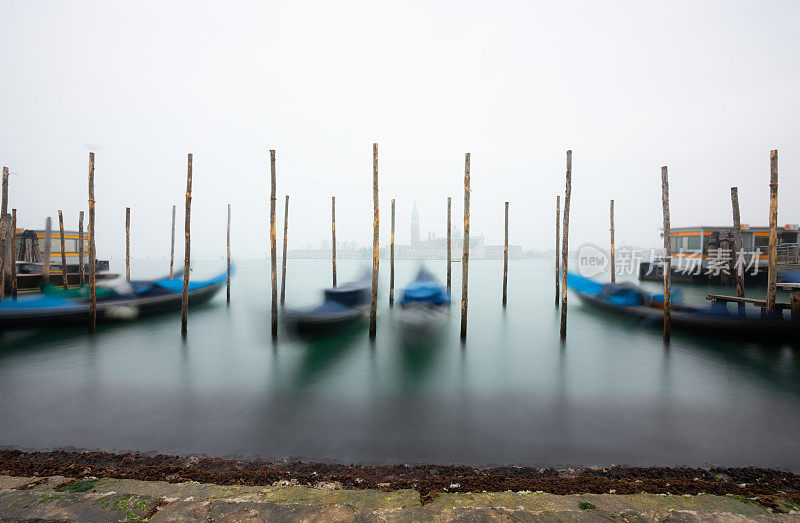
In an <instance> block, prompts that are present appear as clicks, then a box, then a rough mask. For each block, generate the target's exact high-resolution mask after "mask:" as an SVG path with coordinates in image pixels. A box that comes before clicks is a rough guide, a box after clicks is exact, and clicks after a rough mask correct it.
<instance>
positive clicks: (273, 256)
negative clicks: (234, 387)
mask: <svg viewBox="0 0 800 523" xmlns="http://www.w3.org/2000/svg"><path fill="white" fill-rule="evenodd" d="M269 169H270V197H269V253H270V254H269V261H270V279H271V281H272V314H271V316H272V339H273V340H274V339H276V338H277V337H278V260H277V247H276V244H275V242H276V238H275V236H276V233H275V227H276V224H275V191H276V189H275V149H270V150H269Z"/></svg>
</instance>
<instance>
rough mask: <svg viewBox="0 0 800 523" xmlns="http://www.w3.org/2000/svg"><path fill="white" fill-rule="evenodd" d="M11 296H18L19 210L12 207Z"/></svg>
mask: <svg viewBox="0 0 800 523" xmlns="http://www.w3.org/2000/svg"><path fill="white" fill-rule="evenodd" d="M11 297H12V298H14V299H16V298H17V210H16V209H11Z"/></svg>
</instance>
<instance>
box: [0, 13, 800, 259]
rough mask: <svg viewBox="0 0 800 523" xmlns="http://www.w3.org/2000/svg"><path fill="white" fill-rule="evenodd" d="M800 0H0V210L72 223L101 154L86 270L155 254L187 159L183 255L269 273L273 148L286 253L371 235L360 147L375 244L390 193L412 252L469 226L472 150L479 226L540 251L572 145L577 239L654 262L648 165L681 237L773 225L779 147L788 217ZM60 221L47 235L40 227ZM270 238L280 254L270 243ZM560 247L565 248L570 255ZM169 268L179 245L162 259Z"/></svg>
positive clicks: (796, 135)
mask: <svg viewBox="0 0 800 523" xmlns="http://www.w3.org/2000/svg"><path fill="white" fill-rule="evenodd" d="M798 25H800V3H798V2H790V1H787V2H779V1H770V2H734V1H719V2H710V1H700V2H696V1H695V2H644V1H630V2H610V1H603V2H594V1H587V2H555V1H553V2H547V3H545V2H532V1H520V2H512V1H506V2H490V1H485V2H474V1H420V2H393V3H390V2H376V1H369V2H298V1H287V2H253V3H245V2H225V3H222V2H220V3H206V2H129V3H125V4H123V3H120V2H105V1H102V2H66V1H57V2H32V1H27V0H20V1H9V0H2V1H0V164H3V165H7V166H9V167H10V169H11V171H12V173H14V174H13V176H12V178H11V190H10V191H11V197H10V207H16V208H18V209H19V210H18V212H19V217H20V224H21V225H22V226H24V227H32V228H39V227H43V224H44V218H45V216H47V215H51V216H53V217H54V219H55V217H56V216H57V210H58V209H59V208H61V209H63V210H64V212H65V215H66V217H67V227H69V228H76V227H77V215H78V211H79V210H80V209H85V208H86V200H87V187H86V179H87V176H86V175H87V164H88V152H89V151H90V150H93V151H95V153H96V177H97V185H96V198H97V212H98V214H97V235H98V254H99V257H100V258H108V257H115V258H116V257H118V256H122V255H123V253H124V214H125V210H124V208H125V206H126V205H129V206H130V207H131V208H132V223H133V225H132V231H133V232H132V241H133V256H134V257H135V258H144V257H166V256H168V255H169V232H170V231H169V225H170V212H171V205H172V204H173V203H174V204H178V222H179V227H178V238H179V239H182V235H181V230H182V216H183V198H184V190H185V183H186V180H185V177H186V153H188V152H192V153H194V191H193V206H192V240H193V242H192V252H193V255H194V256H197V257H199V258H209V257H219V256H222V255H223V254H224V249H225V212H226V211H225V204H226V203H228V202H230V203H231V204H232V205H233V233H232V235H233V253H234V256H236V257H240V258H258V257H262V256H263V253H264V252H265V251H266V250H267V241H268V240H267V238H268V214H267V209H268V198H269V195H268V166H269V164H268V149H270V148H274V149H276V150H277V155H278V193H279V197H278V202H279V205H278V216H279V230H282V221H283V220H282V216H283V203H282V202H283V195H284V194H287V193H288V194H290V196H291V203H290V217H289V220H290V221H289V227H290V233H289V246H290V248H300V247H304V246H305V245H306V244H308V243H311V244H312V246H314V247H317V246H319V243H320V241H321V240H322V239H325V238H328V237H329V234H330V196H331V195H336V197H337V211H338V213H337V239H338V240H339V241H346V240H355V241H358V243H359V244H364V245H369V244H370V243H371V228H372V194H371V177H372V158H371V154H372V142H378V143H379V147H380V189H381V193H380V194H381V244H382V245H383V244H385V243H386V242H388V238H389V234H388V231H389V223H390V222H389V209H390V205H389V202H390V199H391V198H393V197H394V198H396V199H397V238H398V241H399V242H401V243H405V242H408V240H409V236H410V232H409V231H410V223H409V220H410V217H409V215H410V212H411V206H412V204H413V199H414V198H416V199H417V203H418V205H419V210H420V215H421V222H422V224H421V229H422V235H423V236H425V235H426V233H427V230H428V229H435V230H436V232H437V233H439V234H442V233H443V232H444V228H445V223H446V222H445V209H446V207H445V205H446V197H447V196H448V195H449V196H452V197H453V214H454V217H453V219H454V223H456V224H458V226H459V228H461V227H462V225H463V223H462V221H461V220H462V219H463V218H462V216H463V215H462V213H463V210H462V202H463V168H464V153H465V152H467V151H469V152H471V153H472V207H471V210H472V217H471V228H472V232H473V233H474V234H481V233H483V234H485V235H486V238H487V241H488V242H489V243H501V241H502V233H503V202H504V201H505V200H509V201H510V202H511V203H510V209H511V210H510V222H511V234H510V236H511V243H514V244H521V245H523V246H525V247H526V248H537V249H546V248H551V247H552V245H553V243H554V239H553V237H554V230H553V228H554V224H553V222H554V207H555V196H556V194H561V193H563V190H564V170H565V151H566V150H567V149H569V148H571V149H573V151H574V152H573V199H572V214H571V218H570V226H571V232H570V235H571V242H570V243H571V244H572V245H573V246H575V247H577V245H579V244H580V243H582V242H586V241H591V242H596V243H599V244H601V245H605V243H606V242H607V241H608V200H609V199H611V198H614V199H615V200H616V203H615V206H616V237H617V241H618V243H619V244H622V243H631V244H637V245H641V246H645V247H651V246H652V247H655V246H658V245H659V243H660V240H659V238H658V229H659V227H660V226H661V197H660V191H661V178H660V166H661V165H665V164H666V165H668V166H669V167H670V189H671V207H672V223H673V226H676V227H677V226H686V225H695V224H701V223H702V224H728V223H730V221H731V212H730V189H729V188H730V187H731V186H732V185H737V186H739V195H740V202H741V208H742V221H743V222H745V223H750V224H752V225H756V224H766V223H767V218H768V182H769V150H770V149H772V148H777V149H779V155H780V195H781V197H780V206H779V223H781V224H783V223H787V222H800V212H797V209H796V201H797V200H796V199H795V197H794V195H795V194H797V193H798V191H800V182H798V180H797V176H796V173H797V172H798V169H799V168H800V119H799V117H800V110H799V109H800V102H799V98H798V97H799V96H800V68H798V64H799V63H800V31H798V29H797V28H798ZM54 223H55V222H54ZM281 238H282V234H280V233H279V235H278V239H279V242H280V241H281ZM573 248H574V247H573ZM176 252H181V253H182V247H181V246H180V243H179V245H178V246H176Z"/></svg>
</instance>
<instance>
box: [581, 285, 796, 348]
mask: <svg viewBox="0 0 800 523" xmlns="http://www.w3.org/2000/svg"><path fill="white" fill-rule="evenodd" d="M575 293H576V294H577V295H578V297H579V298H580V300H581V302H583V303H584V304H586V305H588V306H590V307H592V308H595V309H598V310H601V311H603V312H606V313H610V314H614V315H616V316H620V317H623V318H628V319H631V320H634V321H636V322H638V323H640V324H644V325H651V326H658V327H661V326H662V325H663V320H664V310H663V308H657V307H647V306H643V305H637V306H623V305H616V304H614V303H610V302H608V301H605V300H602V299H600V298H597V297H596V296H593V295H591V294H587V293H582V292H578V291H575ZM700 311H701V309H697V308H692V307H681V306H677V307H675V308H674V309H673V310H672V312H671V314H670V318H671V323H672V328H673V330H677V331H686V332H691V333H692V334H700V335H704V336H712V337H714V338H736V339H748V340H753V341H762V342H768V341H772V340H794V339H797V337H798V335H800V320H797V319H795V320H792V319H788V318H787V319H783V318H776V319H766V318H761V317H758V316H754V315H752V314H751V315H748V316H744V317H740V316H737V315H736V314H735V313H732V314H730V315H703V314H700V313H699V312H700Z"/></svg>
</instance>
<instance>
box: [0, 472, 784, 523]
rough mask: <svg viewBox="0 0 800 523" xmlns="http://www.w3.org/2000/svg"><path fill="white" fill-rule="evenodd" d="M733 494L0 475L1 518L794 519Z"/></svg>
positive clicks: (9, 519)
mask: <svg viewBox="0 0 800 523" xmlns="http://www.w3.org/2000/svg"><path fill="white" fill-rule="evenodd" d="M784 508H785V509H786V510H787V512H790V511H791V512H790V513H787V514H772V513H770V512H769V510H768V509H766V508H764V507H763V506H761V505H760V504H758V503H756V502H755V501H752V500H750V499H747V498H739V497H735V496H712V495H698V496H679V495H675V496H672V495H653V494H635V495H616V494H581V495H567V496H559V495H555V494H547V493H542V492H496V493H490V492H483V493H467V494H453V493H443V494H440V495H439V496H437V497H436V498H435V499H434V500H433V501H432V502H430V503H428V504H426V505H424V506H423V505H422V504H421V502H420V496H419V494H418V493H417V492H416V491H414V490H395V491H389V492H384V491H381V490H346V489H341V488H340V486H339V485H338V484H336V483H319V484H317V485H315V486H314V487H307V486H298V485H292V484H290V483H289V482H281V483H278V484H274V485H269V486H263V487H262V486H259V487H252V486H222V485H211V484H201V483H197V482H186V483H167V482H161V481H139V480H128V479H93V478H89V479H81V480H77V481H76V480H74V479H70V478H65V477H62V476H54V477H47V478H35V477H27V478H20V477H11V476H0V521H30V520H36V521H43V520H47V521H82V522H83V521H146V520H150V521H154V522H156V521H197V520H204V521H398V522H399V521H595V520H618V521H701V520H702V521H709V520H710V521H720V522H738V521H784V520H786V521H789V520H798V521H800V515H798V514H796V513H795V510H796V508H797V507H793V506H791V505H789V504H786V505H785V507H784Z"/></svg>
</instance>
